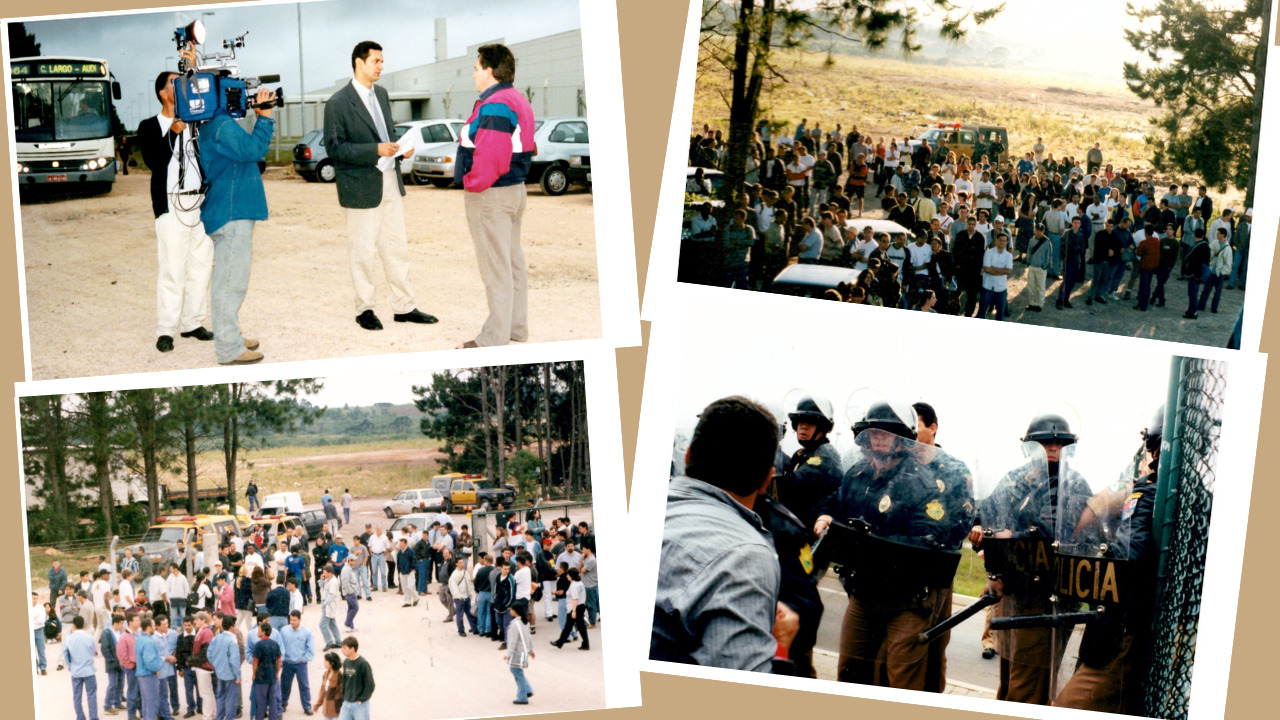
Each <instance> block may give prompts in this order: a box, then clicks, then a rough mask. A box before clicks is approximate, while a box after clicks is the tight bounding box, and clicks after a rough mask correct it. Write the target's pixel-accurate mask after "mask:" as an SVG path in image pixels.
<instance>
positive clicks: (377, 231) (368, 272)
mask: <svg viewBox="0 0 1280 720" xmlns="http://www.w3.org/2000/svg"><path fill="white" fill-rule="evenodd" d="M346 210H347V243H348V248H347V249H348V257H349V259H350V261H351V284H352V285H354V286H355V292H356V314H357V315H358V314H360V313H362V312H364V311H365V310H372V309H373V305H374V302H375V301H376V300H377V292H376V286H375V285H374V273H375V269H374V268H375V265H376V262H377V260H378V259H381V260H382V270H383V272H384V273H386V276H387V284H388V285H390V286H391V308H392V310H393V311H394V312H395V313H397V314H404V313H407V312H411V311H412V310H413V309H414V307H416V305H417V301H416V300H415V299H414V296H413V290H412V289H411V288H410V287H409V248H408V245H407V244H406V233H405V229H404V198H402V197H400V184H399V182H398V181H397V180H396V171H395V170H394V169H393V170H387V171H384V172H383V173H382V202H381V203H379V204H378V207H375V208H347V209H346Z"/></svg>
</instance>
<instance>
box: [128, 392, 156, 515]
mask: <svg viewBox="0 0 1280 720" xmlns="http://www.w3.org/2000/svg"><path fill="white" fill-rule="evenodd" d="M136 400H137V406H136V407H135V408H134V425H135V426H136V427H137V431H138V445H139V446H140V447H139V448H138V450H139V451H140V452H141V454H142V472H143V475H144V476H145V477H146V481H147V517H148V519H149V520H150V521H151V522H153V523H154V522H155V521H156V518H158V517H159V516H160V469H159V467H158V466H159V463H158V462H157V457H156V454H157V452H156V450H157V449H156V442H157V438H156V415H157V412H156V391H155V390H139V391H138V395H137V398H136Z"/></svg>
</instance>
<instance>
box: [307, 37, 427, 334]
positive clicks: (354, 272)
mask: <svg viewBox="0 0 1280 720" xmlns="http://www.w3.org/2000/svg"><path fill="white" fill-rule="evenodd" d="M351 67H352V71H353V74H354V77H353V78H352V80H351V83H350V84H348V85H344V86H343V87H342V89H341V90H339V91H337V92H336V93H334V94H333V96H332V97H330V98H329V101H328V102H327V103H325V106H324V145H325V149H326V150H327V151H328V153H329V157H331V158H333V160H334V168H335V169H336V170H337V181H338V204H340V205H341V206H342V207H344V208H346V211H347V240H348V249H349V257H350V260H351V281H352V283H353V284H354V285H355V296H356V298H355V299H356V323H357V324H358V325H359V326H360V327H362V328H364V329H365V330H381V329H382V322H381V321H380V320H378V316H377V315H375V314H374V312H373V306H374V301H375V299H376V290H375V285H374V263H375V260H376V259H378V258H381V260H382V268H383V270H384V271H385V272H386V275H387V284H388V285H390V286H391V298H392V309H393V310H394V312H395V321H396V322H414V323H427V324H429V323H434V322H436V318H435V317H433V316H431V315H428V314H426V313H424V312H421V311H419V310H418V309H417V308H416V307H415V300H414V295H413V290H412V289H411V288H410V286H409V250H408V246H407V244H406V239H405V229H404V203H403V201H402V200H401V198H403V196H404V180H403V179H402V178H401V177H400V161H401V160H402V159H408V158H409V157H410V156H411V155H412V150H410V151H409V152H406V153H405V154H404V157H403V158H402V157H401V156H400V149H399V146H398V145H397V144H396V143H395V142H393V141H392V138H393V137H394V133H393V131H392V125H391V102H390V100H389V99H388V97H387V91H386V90H383V89H382V88H380V87H378V86H376V85H374V82H375V81H376V80H377V79H378V77H379V76H380V75H381V74H382V46H381V45H379V44H377V43H375V42H372V41H369V40H366V41H364V42H361V43H360V44H358V45H356V46H355V49H354V50H352V51H351ZM384 158H386V159H384Z"/></svg>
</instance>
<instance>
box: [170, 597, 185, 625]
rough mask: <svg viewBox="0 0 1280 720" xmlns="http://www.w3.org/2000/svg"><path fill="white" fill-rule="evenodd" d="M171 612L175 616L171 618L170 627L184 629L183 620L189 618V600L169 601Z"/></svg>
mask: <svg viewBox="0 0 1280 720" xmlns="http://www.w3.org/2000/svg"><path fill="white" fill-rule="evenodd" d="M169 612H170V613H171V614H172V615H173V617H172V618H170V625H176V626H177V627H182V619H183V618H185V617H186V616H187V599H186V598H181V599H177V598H175V599H173V600H170V601H169Z"/></svg>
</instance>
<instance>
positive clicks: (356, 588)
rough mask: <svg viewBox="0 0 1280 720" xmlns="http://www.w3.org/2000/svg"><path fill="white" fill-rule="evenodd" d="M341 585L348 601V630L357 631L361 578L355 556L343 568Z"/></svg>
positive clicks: (344, 596) (343, 594) (349, 558)
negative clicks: (356, 622)
mask: <svg viewBox="0 0 1280 720" xmlns="http://www.w3.org/2000/svg"><path fill="white" fill-rule="evenodd" d="M339 586H340V589H341V592H342V597H343V598H345V599H346V601H347V619H346V622H345V624H346V626H347V630H349V631H355V629H356V628H355V621H356V613H358V612H360V603H359V600H360V578H359V573H358V571H357V570H356V559H355V557H354V556H352V557H348V558H347V565H346V567H344V568H342V576H341V578H340V579H339Z"/></svg>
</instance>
